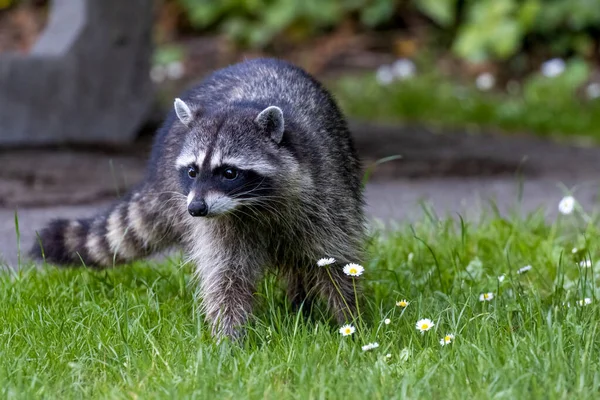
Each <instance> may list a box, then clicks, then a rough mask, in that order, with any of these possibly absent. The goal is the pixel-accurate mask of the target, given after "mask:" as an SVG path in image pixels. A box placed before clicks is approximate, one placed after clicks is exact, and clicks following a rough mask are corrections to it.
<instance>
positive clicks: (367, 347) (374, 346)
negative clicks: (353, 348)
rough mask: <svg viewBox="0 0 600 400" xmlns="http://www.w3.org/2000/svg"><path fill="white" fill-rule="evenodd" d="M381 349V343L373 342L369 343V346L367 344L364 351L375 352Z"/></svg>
mask: <svg viewBox="0 0 600 400" xmlns="http://www.w3.org/2000/svg"><path fill="white" fill-rule="evenodd" d="M378 347H379V343H377V342H373V343H369V344H365V345H364V346H363V347H362V349H363V351H369V350H373V349H376V348H378Z"/></svg>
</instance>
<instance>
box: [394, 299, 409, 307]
mask: <svg viewBox="0 0 600 400" xmlns="http://www.w3.org/2000/svg"><path fill="white" fill-rule="evenodd" d="M409 304H410V302H409V301H406V299H402V300H400V301H397V302H396V306H398V307H402V308H406V307H408V305H409Z"/></svg>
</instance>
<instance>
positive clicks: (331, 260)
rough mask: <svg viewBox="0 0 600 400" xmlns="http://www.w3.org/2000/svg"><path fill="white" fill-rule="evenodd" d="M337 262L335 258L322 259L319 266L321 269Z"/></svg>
mask: <svg viewBox="0 0 600 400" xmlns="http://www.w3.org/2000/svg"><path fill="white" fill-rule="evenodd" d="M334 262H335V258H321V259H320V260H319V261H317V265H318V266H319V267H324V266H326V265H331V264H333V263H334Z"/></svg>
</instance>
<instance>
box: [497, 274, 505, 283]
mask: <svg viewBox="0 0 600 400" xmlns="http://www.w3.org/2000/svg"><path fill="white" fill-rule="evenodd" d="M505 278H506V277H505V276H504V275H500V276H499V277H498V282H500V283H502V282H504V279H505Z"/></svg>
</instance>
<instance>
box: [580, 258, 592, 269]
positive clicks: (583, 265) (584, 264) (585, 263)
mask: <svg viewBox="0 0 600 400" xmlns="http://www.w3.org/2000/svg"><path fill="white" fill-rule="evenodd" d="M579 266H580V267H581V268H592V260H583V261H581V262H580V263H579Z"/></svg>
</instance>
